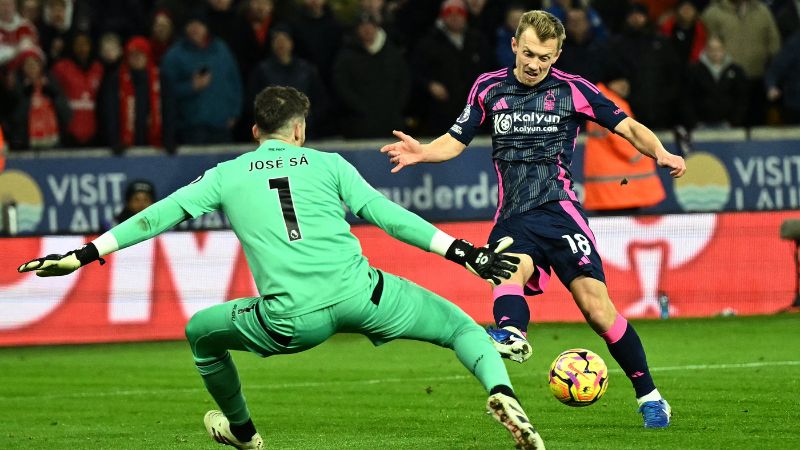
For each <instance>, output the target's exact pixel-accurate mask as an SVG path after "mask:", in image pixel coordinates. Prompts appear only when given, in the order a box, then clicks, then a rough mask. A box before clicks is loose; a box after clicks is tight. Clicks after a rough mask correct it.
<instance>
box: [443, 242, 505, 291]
mask: <svg viewBox="0 0 800 450" xmlns="http://www.w3.org/2000/svg"><path fill="white" fill-rule="evenodd" d="M512 243H514V239H512V238H510V237H508V236H506V237H504V238H500V239H499V240H498V241H497V242H492V243H490V244H486V245H484V246H483V247H475V246H473V245H472V244H470V243H469V242H467V241H465V240H463V239H456V240H455V241H453V243H452V244H451V245H450V248H448V249H447V253H445V255H444V257H445V258H447V259H449V260H450V261H453V262H456V263H458V264H461V265H462V266H464V267H466V268H467V269H468V270H469V271H470V272H472V273H474V274H475V275H477V276H479V277H481V278H483V279H484V280H486V281H488V282H490V283H492V284H494V285H495V286H496V285H499V284H500V278H505V279H509V278H511V274H512V273H514V272H516V271H517V264H519V258H517V257H516V256H511V255H507V254H504V253H500V252H502V251H503V250H505V249H507V248H508V247H509V246H510V245H511V244H512Z"/></svg>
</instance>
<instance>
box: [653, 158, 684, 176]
mask: <svg viewBox="0 0 800 450" xmlns="http://www.w3.org/2000/svg"><path fill="white" fill-rule="evenodd" d="M656 164H658V167H667V168H669V169H670V170H669V174H670V175H672V177H673V178H680V177H682V176H683V174H684V173H686V161H684V160H683V158H681V157H680V156H678V155H673V154H672V153H669V152H664V153H663V154H660V155H658V157H657V158H656Z"/></svg>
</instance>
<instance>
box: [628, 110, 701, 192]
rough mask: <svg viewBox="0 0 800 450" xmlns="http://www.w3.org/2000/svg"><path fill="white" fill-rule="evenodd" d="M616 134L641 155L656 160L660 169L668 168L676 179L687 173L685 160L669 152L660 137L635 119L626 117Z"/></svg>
mask: <svg viewBox="0 0 800 450" xmlns="http://www.w3.org/2000/svg"><path fill="white" fill-rule="evenodd" d="M614 132H615V133H617V134H619V135H620V136H622V137H624V138H625V139H627V140H628V142H630V143H631V144H632V145H633V146H634V147H636V150H638V151H639V153H641V154H643V155H645V156H649V157H651V158H653V159H655V160H656V164H658V166H659V167H666V168H668V169H669V174H670V175H672V176H673V177H674V178H678V177H681V176H683V174H684V173H686V162H685V161H684V160H683V158H681V157H680V156H678V155H673V154H672V153H670V152H668V151H667V150H666V149H665V148H664V145H663V144H661V141H660V140H658V136H656V135H655V133H653V131H652V130H650V129H649V128H647V127H646V126H644V125H642V124H641V123H639V122H637V121H636V120H635V119H633V118H631V117H626V118H625V119H623V120H622V122H620V123H619V124H618V125H617V126H616V127H615V128H614Z"/></svg>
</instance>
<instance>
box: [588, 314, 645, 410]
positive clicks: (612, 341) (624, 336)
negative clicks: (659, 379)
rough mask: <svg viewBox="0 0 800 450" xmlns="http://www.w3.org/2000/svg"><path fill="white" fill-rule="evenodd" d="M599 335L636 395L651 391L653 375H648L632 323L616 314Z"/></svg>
mask: <svg viewBox="0 0 800 450" xmlns="http://www.w3.org/2000/svg"><path fill="white" fill-rule="evenodd" d="M600 336H602V338H603V339H605V341H606V344H607V345H608V351H609V352H611V356H613V357H614V359H615V360H617V363H618V364H619V366H620V367H621V368H622V370H623V371H624V372H625V375H627V376H628V378H629V379H630V380H631V383H633V389H634V390H635V391H636V397H637V398H638V397H642V396H644V395H647V394H649V393H650V392H652V391H653V390H654V389H655V388H656V385H655V383H653V377H652V376H650V369H648V367H647V356H645V353H644V347H642V341H641V340H640V339H639V335H638V334H636V330H634V329H633V325H631V324H629V323H628V321H627V320H625V318H624V317H622V316H621V315H617V320H616V321H614V325H612V326H611V329H610V330H608V331H606V332H605V333H603V334H601V335H600Z"/></svg>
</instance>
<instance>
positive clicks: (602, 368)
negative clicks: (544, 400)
mask: <svg viewBox="0 0 800 450" xmlns="http://www.w3.org/2000/svg"><path fill="white" fill-rule="evenodd" d="M549 382H550V392H552V393H553V395H554V396H555V397H556V398H557V399H558V400H559V401H560V402H561V403H564V404H565V405H569V406H589V405H591V404H592V403H594V402H596V401H597V400H598V399H600V397H602V396H603V394H604V393H605V392H606V389H607V388H608V368H607V367H606V363H605V362H604V361H603V359H602V358H600V356H598V355H597V353H595V352H593V351H591V350H586V349H585V348H571V349H569V350H566V351H564V352H562V353H561V354H560V355H558V356H557V357H556V359H555V361H553V364H551V365H550V380H549Z"/></svg>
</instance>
